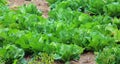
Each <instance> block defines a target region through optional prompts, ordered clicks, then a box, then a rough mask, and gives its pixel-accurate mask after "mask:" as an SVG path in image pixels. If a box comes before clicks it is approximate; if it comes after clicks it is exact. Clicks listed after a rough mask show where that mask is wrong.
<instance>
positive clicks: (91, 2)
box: [0, 0, 120, 64]
mask: <svg viewBox="0 0 120 64" xmlns="http://www.w3.org/2000/svg"><path fill="white" fill-rule="evenodd" d="M47 1H48V2H49V3H50V7H51V10H50V11H49V17H48V18H43V17H42V16H41V15H42V12H41V11H40V10H38V9H37V7H36V6H35V5H33V4H29V5H23V6H20V7H18V8H17V9H9V7H8V6H7V5H6V4H5V3H6V1H5V0H1V2H0V59H1V60H3V61H4V62H5V64H27V62H26V60H25V58H26V56H27V55H28V56H29V55H31V56H33V58H34V56H36V55H39V53H41V56H42V57H41V58H40V59H42V60H44V59H45V57H46V56H48V58H49V57H53V58H52V59H54V60H62V61H64V62H67V61H70V60H78V59H79V57H80V54H81V53H83V51H84V50H87V51H94V52H98V56H97V59H96V61H97V62H98V64H100V63H102V64H118V63H119V60H120V59H119V58H118V57H117V56H119V47H118V46H119V43H120V30H119V29H120V19H119V16H120V1H119V0H47ZM116 46H117V47H116ZM109 47H112V48H109ZM114 48H115V49H117V50H118V51H117V52H116V51H114V50H113V49H114ZM42 54H46V55H45V56H44V55H42ZM104 54H106V55H107V56H105V55H104ZM112 54H115V55H114V57H113V58H111V57H112V56H113V55H112ZM13 55H14V56H13ZM109 56H110V57H109ZM104 57H106V59H105V58H104ZM104 59H105V60H104ZM112 59H114V60H112ZM48 60H49V59H48ZM38 61H39V60H38ZM0 62H1V61H0ZM43 62H45V63H46V62H47V60H46V61H43ZM51 62H52V61H51ZM106 62H107V63H106Z"/></svg>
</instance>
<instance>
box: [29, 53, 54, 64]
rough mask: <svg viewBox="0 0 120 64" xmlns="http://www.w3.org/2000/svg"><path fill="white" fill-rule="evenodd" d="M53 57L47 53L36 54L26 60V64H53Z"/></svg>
mask: <svg viewBox="0 0 120 64" xmlns="http://www.w3.org/2000/svg"><path fill="white" fill-rule="evenodd" d="M53 63H54V58H53V57H52V55H48V54H47V53H41V54H40V55H37V56H35V57H34V58H33V60H31V61H30V62H28V64H53Z"/></svg>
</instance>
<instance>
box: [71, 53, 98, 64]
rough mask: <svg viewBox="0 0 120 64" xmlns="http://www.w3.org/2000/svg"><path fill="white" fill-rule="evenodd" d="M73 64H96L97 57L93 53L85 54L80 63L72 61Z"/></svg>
mask: <svg viewBox="0 0 120 64" xmlns="http://www.w3.org/2000/svg"><path fill="white" fill-rule="evenodd" d="M71 64H96V62H95V55H94V54H93V53H92V52H87V53H84V54H82V55H81V56H80V60H79V61H71Z"/></svg>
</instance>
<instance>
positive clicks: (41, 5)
mask: <svg viewBox="0 0 120 64" xmlns="http://www.w3.org/2000/svg"><path fill="white" fill-rule="evenodd" d="M9 3H10V7H11V8H14V7H17V6H20V5H23V4H29V3H34V4H35V5H36V6H37V8H38V9H40V10H41V11H42V12H43V17H45V18H47V17H48V11H49V10H50V8H49V6H48V3H47V2H46V1H45V0H9ZM55 64H63V63H60V62H56V63H55ZM70 64H96V63H95V55H94V54H93V53H91V52H88V53H84V54H82V55H81V57H80V60H79V61H71V62H70Z"/></svg>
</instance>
